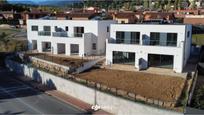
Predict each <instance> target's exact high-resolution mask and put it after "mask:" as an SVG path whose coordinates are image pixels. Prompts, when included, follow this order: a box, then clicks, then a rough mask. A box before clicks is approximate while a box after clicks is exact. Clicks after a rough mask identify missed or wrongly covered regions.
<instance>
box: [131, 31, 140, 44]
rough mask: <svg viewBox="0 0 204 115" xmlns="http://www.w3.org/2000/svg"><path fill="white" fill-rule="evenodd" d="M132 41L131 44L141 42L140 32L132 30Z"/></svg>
mask: <svg viewBox="0 0 204 115" xmlns="http://www.w3.org/2000/svg"><path fill="white" fill-rule="evenodd" d="M130 43H131V44H139V43H140V32H131V38H130Z"/></svg>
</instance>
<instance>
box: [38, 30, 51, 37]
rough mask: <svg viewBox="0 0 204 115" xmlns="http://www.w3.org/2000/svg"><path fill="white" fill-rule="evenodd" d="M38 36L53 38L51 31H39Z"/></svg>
mask: <svg viewBox="0 0 204 115" xmlns="http://www.w3.org/2000/svg"><path fill="white" fill-rule="evenodd" d="M38 35H39V36H51V32H50V31H39V32H38Z"/></svg>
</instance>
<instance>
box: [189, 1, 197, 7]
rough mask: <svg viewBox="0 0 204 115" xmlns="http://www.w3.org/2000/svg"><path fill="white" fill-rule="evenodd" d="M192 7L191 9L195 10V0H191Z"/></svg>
mask: <svg viewBox="0 0 204 115" xmlns="http://www.w3.org/2000/svg"><path fill="white" fill-rule="evenodd" d="M189 2H190V5H189V8H191V9H194V8H195V7H196V4H195V0H189Z"/></svg>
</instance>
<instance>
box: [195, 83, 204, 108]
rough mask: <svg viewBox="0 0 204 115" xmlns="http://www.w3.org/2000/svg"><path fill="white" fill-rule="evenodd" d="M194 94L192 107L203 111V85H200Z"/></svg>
mask: <svg viewBox="0 0 204 115" xmlns="http://www.w3.org/2000/svg"><path fill="white" fill-rule="evenodd" d="M195 94H196V95H195V96H194V101H193V105H194V107H196V108H199V109H204V85H202V86H201V87H200V88H199V89H198V90H195Z"/></svg>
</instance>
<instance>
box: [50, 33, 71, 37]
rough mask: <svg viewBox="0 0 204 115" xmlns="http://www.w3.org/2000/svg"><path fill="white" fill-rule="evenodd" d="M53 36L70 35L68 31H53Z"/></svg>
mask: <svg viewBox="0 0 204 115" xmlns="http://www.w3.org/2000/svg"><path fill="white" fill-rule="evenodd" d="M52 36H54V37H68V34H67V32H52Z"/></svg>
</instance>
